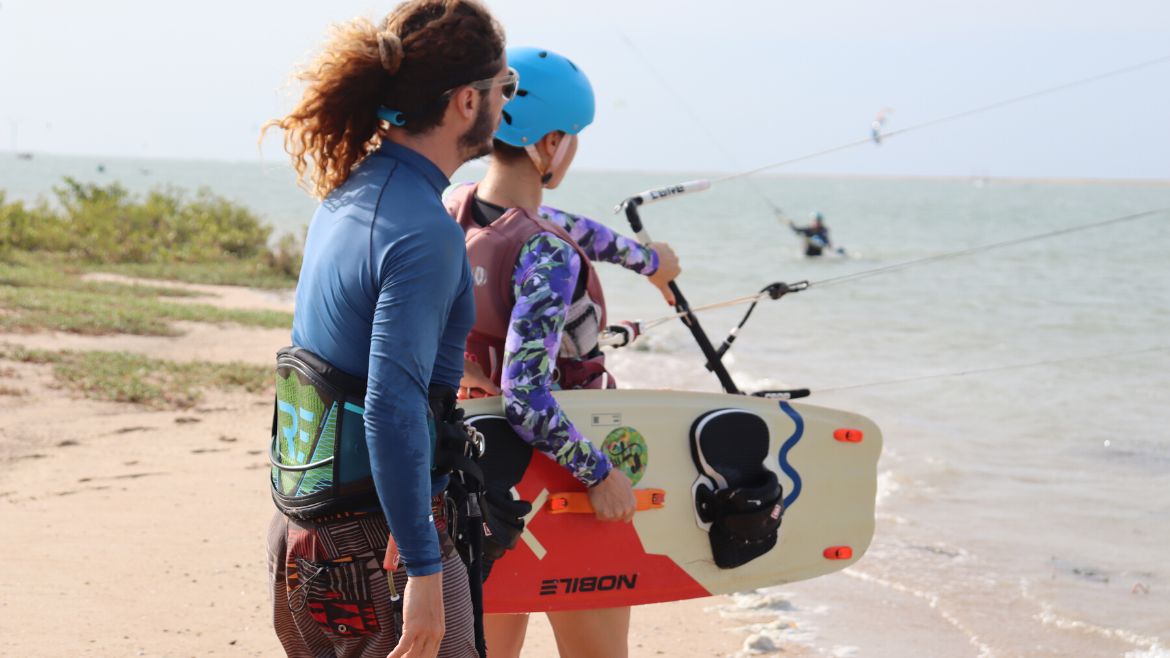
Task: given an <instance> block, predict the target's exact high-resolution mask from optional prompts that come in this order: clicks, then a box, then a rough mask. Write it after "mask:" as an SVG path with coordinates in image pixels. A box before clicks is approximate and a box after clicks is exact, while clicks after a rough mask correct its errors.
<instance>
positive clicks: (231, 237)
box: [0, 178, 302, 284]
mask: <svg viewBox="0 0 1170 658" xmlns="http://www.w3.org/2000/svg"><path fill="white" fill-rule="evenodd" d="M53 191H54V195H55V197H56V201H57V204H56V206H54V207H51V206H50V205H49V204H48V203H46V202H44V201H40V202H38V203H37V204H36V205H35V206H32V207H26V205H25V204H24V203H22V202H19V201H18V202H12V203H8V202H7V200H6V198H5V196H4V194H3V192H2V191H0V257H7V256H5V254H6V253H7V254H9V255H10V254H11V252H13V251H24V252H53V253H60V254H65V255H67V256H68V257H69V258H70V259H71V260H73V261H74V262H76V263H77V264H78V265H82V266H85V265H90V266H93V265H105V266H109V265H124V266H131V265H142V266H181V265H184V264H188V265H189V264H197V265H212V264H214V265H218V266H223V267H226V268H227V269H226V270H225V271H227V272H253V273H255V274H254V276H258V277H259V278H261V279H264V280H266V281H268V280H271V279H272V278H277V279H281V280H284V281H286V284H292V283H294V282H295V281H296V277H297V275H298V274H299V273H300V261H301V245H302V240H298V239H297V238H296V237H295V236H293V235H292V234H286V235H284V236H282V237H281V238H280V239H279V240H277V241H276V243H275V245H273V246H271V247H270V246H269V244H270V241H271V237H272V228H271V227H270V226H267V225H266V224H264V223H262V222H261V221H260V219H259V218H258V217H257V216H256V215H255V214H254V213H253V212H252V211H250V210H249V209H247V208H245V207H244V206H242V205H240V204H238V203H235V202H232V201H230V200H228V199H225V198H223V197H221V196H218V195H216V194H214V193H213V192H211V191H210V190H208V189H206V188H204V189H200V190H198V191H197V192H196V193H195V194H194V195H193V196H191V195H188V194H187V193H185V192H184V191H183V190H180V189H178V188H174V187H168V188H159V189H156V190H154V191H151V192H149V193H147V194H146V195H145V196H144V197H138V196H136V195H134V194H131V193H130V192H129V191H128V190H127V189H126V188H124V187H122V186H121V185H119V184H118V183H111V184H108V185H97V184H94V183H82V182H79V181H77V180H74V179H72V178H65V179H64V182H63V184H62V185H61V186H59V187H55V188H54V190H53ZM177 269H178V270H179V271H182V272H190V271H191V270H190V269H189V268H182V267H178V268H177ZM236 282H238V283H247V280H242V281H236Z"/></svg>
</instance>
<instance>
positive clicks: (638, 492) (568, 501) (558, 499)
mask: <svg viewBox="0 0 1170 658" xmlns="http://www.w3.org/2000/svg"><path fill="white" fill-rule="evenodd" d="M634 499H635V500H636V501H637V506H636V507H635V508H634V509H636V510H637V511H639V512H645V511H646V510H649V509H662V508H663V507H665V506H666V490H665V489H634ZM548 511H549V513H551V514H592V513H593V505H592V504H591V503H590V502H589V494H587V493H585V492H584V491H562V492H560V493H554V494H549V497H548Z"/></svg>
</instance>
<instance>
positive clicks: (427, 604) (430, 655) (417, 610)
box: [387, 571, 446, 658]
mask: <svg viewBox="0 0 1170 658" xmlns="http://www.w3.org/2000/svg"><path fill="white" fill-rule="evenodd" d="M404 596H405V597H406V600H405V601H404V602H403V613H402V638H401V639H399V640H398V646H396V647H394V650H393V651H391V652H390V655H389V656H387V658H435V656H437V655H439V642H441V641H442V640H443V633H444V632H445V631H446V627H445V625H444V624H445V622H444V619H443V572H441V571H440V572H439V573H436V574H431V575H429V576H410V577H408V578H407V579H406V593H405V595H404Z"/></svg>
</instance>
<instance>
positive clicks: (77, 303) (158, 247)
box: [0, 178, 301, 408]
mask: <svg viewBox="0 0 1170 658" xmlns="http://www.w3.org/2000/svg"><path fill="white" fill-rule="evenodd" d="M300 261H301V241H300V240H299V239H297V238H296V236H292V235H285V236H282V237H281V238H279V239H275V240H274V239H273V236H272V229H271V227H269V226H267V225H265V224H263V223H262V222H261V221H260V220H259V218H258V217H257V216H256V215H255V214H254V213H252V212H251V211H250V210H249V209H247V208H245V207H243V206H241V205H239V204H236V203H234V202H232V201H230V200H227V199H224V198H222V197H219V196H217V195H215V194H213V193H212V192H210V191H208V190H200V191H198V192H196V193H194V194H189V193H187V192H185V191H182V190H179V189H175V188H162V189H157V190H155V191H152V192H150V193H147V194H145V195H135V194H132V193H130V192H129V191H127V190H126V189H125V188H124V187H122V186H120V185H118V184H117V183H113V184H109V185H94V184H90V183H80V182H78V181H75V180H72V179H69V178H66V179H65V180H64V183H63V184H62V185H61V186H59V187H57V188H56V189H55V191H54V199H53V200H52V201H48V200H44V199H42V200H40V201H38V202H36V203H32V204H26V203H23V202H20V201H11V202H10V201H8V200H7V199H6V197H5V195H4V193H3V191H0V332H3V333H8V334H17V336H16V337H14V340H17V339H18V338H19V334H30V333H36V332H45V331H60V332H67V333H74V334H84V335H109V334H132V335H142V336H177V335H180V334H182V333H183V332H182V328H181V326H179V325H177V324H176V323H178V322H204V323H213V324H225V323H230V324H236V325H243V326H251V327H261V328H272V329H287V328H288V327H289V326H290V325H291V324H292V315H291V314H290V313H287V312H283V311H272V310H263V309H255V310H254V309H233V308H221V307H218V306H215V305H213V304H207V303H201V302H202V301H203V300H191V299H184V298H188V297H193V296H198V295H199V293H198V292H193V291H191V290H189V289H185V288H181V287H178V286H176V285H174V284H173V283H168V282H173V281H180V282H186V283H207V284H221V285H246V286H249V287H260V288H268V289H290V288H292V287H293V286H294V285H295V283H296V277H297V275H298V273H299V270H300ZM95 272H103V273H114V274H122V275H127V276H131V277H137V278H139V279H142V278H146V279H157V280H158V282H157V283H155V284H151V283H147V284H143V283H140V282H137V281H135V282H125V283H123V282H114V281H108V280H103V281H97V280H87V278H86V276H85V275H87V274H90V273H95ZM0 360H6V361H17V362H25V363H34V364H42V365H50V366H51V367H52V371H53V375H54V379H55V380H56V381H57V382H58V384H60V385H62V386H63V387H64V388H67V389H70V390H72V391H74V392H77V393H80V394H82V395H85V396H86V397H92V398H96V399H103V400H113V401H120V402H132V403H137V404H142V405H145V406H148V407H152V408H187V407H190V406H192V405H194V404H195V403H196V402H197V401H198V399H199V397H200V391H201V390H203V389H207V388H226V389H236V390H241V389H242V390H244V391H249V392H256V391H260V390H263V389H264V388H265V387H267V386H270V385H271V368H267V367H260V366H253V365H247V364H241V363H229V364H223V363H208V362H200V361H194V362H183V363H179V362H176V361H171V360H166V359H152V358H148V357H145V356H141V355H136V354H130V353H125V352H107V351H67V350H60V351H52V350H50V351H45V350H28V349H25V348H23V347H19V346H13V345H7V346H3V345H0ZM10 388H11V387H10ZM19 393H20V390H19V389H16V388H12V390H10V391H9V390H6V391H4V392H3V394H5V395H17V394H19Z"/></svg>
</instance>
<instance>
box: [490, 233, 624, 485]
mask: <svg viewBox="0 0 1170 658" xmlns="http://www.w3.org/2000/svg"><path fill="white" fill-rule="evenodd" d="M580 269H581V263H580V259H579V258H578V256H577V252H576V251H574V250H573V248H572V247H570V246H569V245H567V244H565V243H564V241H562V240H560V239H559V238H556V237H554V236H552V235H550V234H548V233H538V234H536V235H534V236H532V237H531V238H529V240H528V242H527V243H525V245H524V247H523V248H521V250H520V256H519V257H518V258H517V262H516V269H515V271H514V274H513V276H512V293H513V294H514V295H515V297H516V305H515V306H514V307H513V308H512V317H511V322H510V324H509V326H508V336H507V338H506V339H505V342H504V371H503V375H502V377H501V382H500V384H501V385H500V388H502V389H503V392H504V413H505V416H507V418H508V423H509V424H511V426H512V429H514V430H515V431H516V433H517V434H519V435H520V438H522V439H524V440H525V441H527V442H528V443H529V444H531V445H532V447H534V448H536V449H537V450H539V451H541V452H543V453H544V454H546V455H548V456H549V457H550V458H551V459H554V460H555V461H556V462H557V463H558V464H560V465H561V466H562V467H564V468H565V469H566V470H568V471H569V472H571V473H572V474H573V477H575V478H577V479H578V480H580V481H581V482H582V483H584V484H585V485H586V486H593V485H594V484H597V483H598V482H601V481H602V480H604V479H605V476H606V475H608V474H609V470H610V462H609V459H608V458H607V457H606V456H605V455H604V454H603V453H602V452H601V451H600V450H599V449H598V448H597V447H596V446H594V445H593V444H592V443H590V442H589V440H588V439H586V438H585V437H584V436H582V435H581V433H580V432H579V431H577V428H575V427H573V424H572V423H571V422H569V418H568V416H566V415H565V413H564V412H563V411H561V408H560V406H558V405H557V401H556V399H554V398H553V396H552V389H553V372H552V368H553V364H555V363H556V359H557V352H558V351H559V350H560V346H561V332H562V330H563V329H564V326H565V315H566V313H567V311H568V308H569V304H570V303H571V302H572V298H573V290H574V288H575V287H576V283H577V275H578V273H579V272H580Z"/></svg>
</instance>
